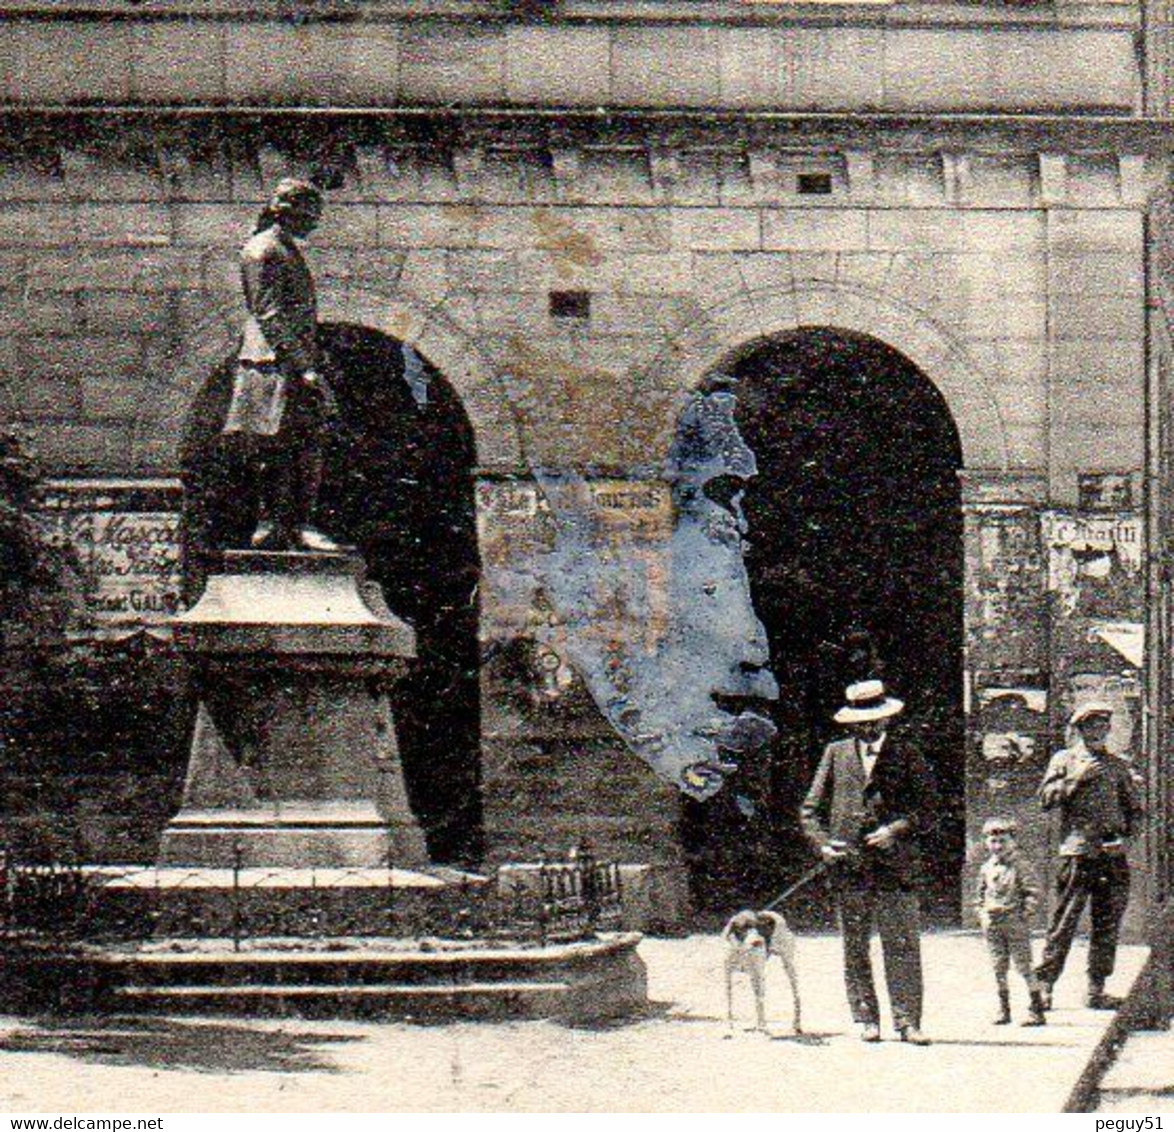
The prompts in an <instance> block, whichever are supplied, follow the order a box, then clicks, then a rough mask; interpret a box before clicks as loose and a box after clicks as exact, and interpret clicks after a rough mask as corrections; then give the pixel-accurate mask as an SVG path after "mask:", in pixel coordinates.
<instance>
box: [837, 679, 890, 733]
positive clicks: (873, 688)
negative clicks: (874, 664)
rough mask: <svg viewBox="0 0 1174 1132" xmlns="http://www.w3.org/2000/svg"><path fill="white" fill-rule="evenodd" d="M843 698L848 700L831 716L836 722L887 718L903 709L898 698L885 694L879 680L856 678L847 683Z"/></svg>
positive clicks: (863, 721)
mask: <svg viewBox="0 0 1174 1132" xmlns="http://www.w3.org/2000/svg"><path fill="white" fill-rule="evenodd" d="M844 698H845V699H846V700H847V701H848V702H847V703H846V704H845V705H844V706H843V707H842V708H840V710H839V711H838V712H836V714H835V715H834V716H833V718H834V719H835V721H836V722H837V723H866V722H867V721H868V720H870V719H888V718H889V716H891V715H896V714H897V713H898V712H901V711H904V709H905V705H904V703H902V702H901V701H900V700H898V699H894V698H893V697H892V696H886V695H885V686H884V684H882V683H881V682H880V681H879V680H858V681H857V682H856V683H855V684H849V685H848V690H847V691H846V692H845V693H844Z"/></svg>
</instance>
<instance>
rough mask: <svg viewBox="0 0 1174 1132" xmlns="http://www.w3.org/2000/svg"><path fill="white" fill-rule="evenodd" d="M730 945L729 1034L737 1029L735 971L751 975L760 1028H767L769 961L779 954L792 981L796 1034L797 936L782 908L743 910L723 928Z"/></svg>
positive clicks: (797, 1030) (798, 1027) (800, 1028)
mask: <svg viewBox="0 0 1174 1132" xmlns="http://www.w3.org/2000/svg"><path fill="white" fill-rule="evenodd" d="M722 942H723V943H724V944H725V945H726V1024H727V1030H726V1037H730V1036H732V1034H733V1032H734V975H735V973H740V974H744V975H748V976H749V977H750V987H751V990H753V992H754V1009H755V1011H756V1013H757V1016H758V1029H759V1031H761V1032H763V1033H765V1032H766V961H767V960H768V959H769V958H770V957H771V956H772V955H777V956H778V957H779V959H781V960H782V963H783V969H784V970H785V971H786V972H787V979H788V981H789V982H790V984H791V1003H792V1008H793V1009H792V1016H791V1018H792V1020H791V1025H792V1027H793V1028H794V1030H795V1033H796V1034H801V1033H802V1032H803V1026H802V1021H801V1018H800V1013H801V1012H800V1003H799V975H798V971H797V970H796V966H795V937H794V935H793V934H792V933H791V929H790V928H789V927H787V921H786V920H784V919H783V917H782V916H780V915H779V914H778V912H749V911H747V912H739V913H738V914H737V915H736V916H734V917H732V918H731V920H730V922H729V923H728V924H726V926H725V928H724V930H723V931H722Z"/></svg>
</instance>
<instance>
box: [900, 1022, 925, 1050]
mask: <svg viewBox="0 0 1174 1132" xmlns="http://www.w3.org/2000/svg"><path fill="white" fill-rule="evenodd" d="M897 1033H899V1034H900V1035H901V1041H903V1042H908V1043H909V1044H910V1045H911V1046H927V1045H930V1044H931V1043H930V1040H929V1038H927V1037H926V1036H925V1035H924V1034H923V1033H922V1032H921V1031H920V1030H919V1029H918V1028H917V1027H916V1026H902V1027H901V1029H900V1030H898V1031H897Z"/></svg>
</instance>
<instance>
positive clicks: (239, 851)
mask: <svg viewBox="0 0 1174 1132" xmlns="http://www.w3.org/2000/svg"><path fill="white" fill-rule="evenodd" d="M244 855H245V850H244V846H243V845H242V844H241V842H240V839H239V838H238V839H237V840H236V841H234V842H233V843H232V949H233V951H240V949H241V863H242V861H243V860H244Z"/></svg>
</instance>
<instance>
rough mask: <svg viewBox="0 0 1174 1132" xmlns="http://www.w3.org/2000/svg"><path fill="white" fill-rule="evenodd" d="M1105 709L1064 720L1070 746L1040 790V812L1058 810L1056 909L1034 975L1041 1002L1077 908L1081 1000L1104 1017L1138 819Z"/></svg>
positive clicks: (1111, 1003)
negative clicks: (1084, 944) (1085, 937)
mask: <svg viewBox="0 0 1174 1132" xmlns="http://www.w3.org/2000/svg"><path fill="white" fill-rule="evenodd" d="M1112 722H1113V708H1112V707H1111V706H1110V705H1109V704H1107V703H1104V702H1102V701H1099V700H1094V701H1092V702H1090V703H1086V704H1083V705H1082V706H1080V707H1078V708H1077V709H1076V711H1074V712H1073V713H1072V719H1071V720H1070V728H1071V730H1072V731H1073V732H1074V733H1075V735H1074V738H1073V740H1072V742H1071V745H1070V746H1068V747H1066V748H1064V750H1062V751H1059V752H1057V753H1056V754H1055V755H1054V756H1053V757H1052V761H1051V762H1050V763H1049V764H1048V769H1047V772H1046V773H1045V775H1044V780H1043V783H1042V785H1041V786H1040V791H1039V798H1040V805H1041V806H1042V807H1043V808H1044V809H1045V810H1051V809H1058V810H1059V811H1060V850H1059V852H1060V867H1059V869H1058V870H1057V873H1056V896H1057V903H1056V908H1055V911H1054V912H1053V913H1052V923H1051V926H1050V927H1049V928H1048V937H1047V942H1046V943H1045V945H1044V955H1043V959H1042V960H1041V961H1040V964H1039V966H1038V967H1037V968H1036V975H1037V977H1038V978H1039V980H1040V982H1041V983H1042V984H1043V989H1044V1002H1045V1004H1046V1005H1047V1006H1051V999H1052V985H1053V984H1054V983H1055V981H1056V980H1057V979H1058V978H1059V977H1060V972H1061V971H1063V969H1064V962H1065V960H1066V959H1067V958H1068V950H1069V948H1070V947H1071V946H1072V939H1073V937H1074V936H1075V934H1076V927H1077V924H1078V923H1079V921H1080V915H1081V913H1082V912H1083V911H1084V906H1085V904H1090V914H1091V919H1092V930H1091V932H1090V938H1089V953H1088V996H1087V998H1086V1000H1085V1001H1086V1005H1088V1006H1090V1007H1091V1008H1092V1009H1094V1010H1112V1009H1113V1008H1114V1007H1116V1006H1118V1005H1120V1003H1119V1000H1117V999H1115V998H1114V997H1113V996H1111V995H1107V994H1106V993H1105V980H1106V979H1107V978H1108V977H1109V976H1110V975H1111V974H1112V973H1113V966H1114V963H1115V961H1116V957H1117V935H1118V932H1119V931H1120V928H1121V919H1122V917H1123V916H1124V915H1125V906H1126V904H1127V903H1128V902H1129V862H1128V860H1127V858H1126V840H1127V839H1128V838H1129V836H1130V835H1131V834H1132V833H1133V831H1134V829H1135V827H1136V825H1137V821H1138V818H1140V816H1141V813H1142V808H1141V802H1140V800H1139V799H1138V794H1137V788H1136V786H1135V785H1134V779H1133V774H1132V772H1131V771H1130V769H1129V767H1128V765H1127V764H1126V763H1125V762H1124V760H1122V759H1120V758H1118V757H1117V756H1116V755H1114V754H1113V753H1112V752H1111V751H1110V750H1109V748H1108V738H1109V731H1110V729H1111V727H1112Z"/></svg>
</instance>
